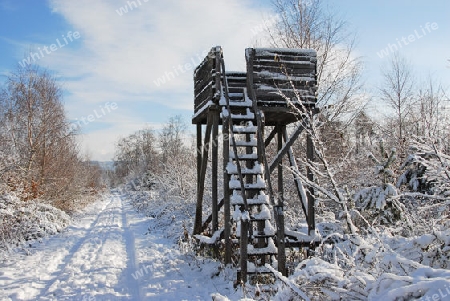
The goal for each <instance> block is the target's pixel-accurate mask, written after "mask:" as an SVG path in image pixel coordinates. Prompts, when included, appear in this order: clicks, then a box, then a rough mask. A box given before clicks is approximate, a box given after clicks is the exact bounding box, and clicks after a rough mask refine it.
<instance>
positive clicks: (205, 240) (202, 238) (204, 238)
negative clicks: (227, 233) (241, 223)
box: [194, 228, 224, 245]
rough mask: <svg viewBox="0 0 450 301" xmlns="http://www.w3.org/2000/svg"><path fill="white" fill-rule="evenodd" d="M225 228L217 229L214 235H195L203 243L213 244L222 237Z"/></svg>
mask: <svg viewBox="0 0 450 301" xmlns="http://www.w3.org/2000/svg"><path fill="white" fill-rule="evenodd" d="M223 230H224V229H223V228H222V229H220V230H217V231H216V232H214V234H213V236H212V237H209V236H205V235H200V234H197V235H194V237H195V238H196V239H198V240H199V241H200V242H201V243H203V244H206V245H213V244H215V243H216V242H217V241H218V240H219V239H220V235H221V234H222V232H223Z"/></svg>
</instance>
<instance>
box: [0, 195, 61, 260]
mask: <svg viewBox="0 0 450 301" xmlns="http://www.w3.org/2000/svg"><path fill="white" fill-rule="evenodd" d="M69 222H70V217H69V216H68V215H67V214H66V213H65V212H63V211H61V210H59V209H57V208H55V207H53V206H51V205H48V204H43V203H41V202H39V201H34V200H33V201H27V202H23V201H21V200H19V198H17V197H16V196H14V195H11V194H3V195H0V251H5V250H8V249H9V248H10V247H11V246H20V245H21V244H23V243H24V242H26V241H30V240H34V239H39V238H42V237H45V236H47V235H53V234H56V233H58V232H60V231H61V230H62V229H64V228H65V227H66V226H67V225H68V224H69Z"/></svg>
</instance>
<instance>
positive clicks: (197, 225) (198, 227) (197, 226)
mask: <svg viewBox="0 0 450 301" xmlns="http://www.w3.org/2000/svg"><path fill="white" fill-rule="evenodd" d="M211 117H212V116H211V112H208V119H207V120H208V121H207V124H206V131H205V140H204V144H203V147H201V148H200V149H198V150H197V151H198V152H202V159H201V161H202V162H201V167H200V179H199V183H198V190H197V206H196V208H195V222H194V233H193V234H194V235H195V234H200V232H201V231H202V224H203V222H202V211H203V193H204V191H205V177H206V167H207V165H208V152H209V147H210V141H211V129H212V118H211Z"/></svg>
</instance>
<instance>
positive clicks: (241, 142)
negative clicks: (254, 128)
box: [236, 139, 258, 147]
mask: <svg viewBox="0 0 450 301" xmlns="http://www.w3.org/2000/svg"><path fill="white" fill-rule="evenodd" d="M236 146H245V147H249V146H253V147H255V146H258V141H256V139H252V140H250V141H245V140H237V141H236Z"/></svg>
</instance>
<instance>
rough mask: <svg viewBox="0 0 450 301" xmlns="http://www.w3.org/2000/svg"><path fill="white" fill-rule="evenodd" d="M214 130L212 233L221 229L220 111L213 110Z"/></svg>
mask: <svg viewBox="0 0 450 301" xmlns="http://www.w3.org/2000/svg"><path fill="white" fill-rule="evenodd" d="M212 113H213V114H214V115H213V128H212V136H213V140H212V154H211V163H212V177H211V180H212V187H211V189H212V213H211V216H212V231H213V233H214V232H216V231H217V230H218V228H219V218H218V215H219V209H218V202H219V199H218V187H217V184H218V160H219V145H218V144H219V141H218V140H219V111H218V110H213V111H212Z"/></svg>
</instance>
